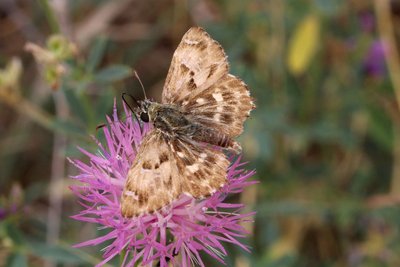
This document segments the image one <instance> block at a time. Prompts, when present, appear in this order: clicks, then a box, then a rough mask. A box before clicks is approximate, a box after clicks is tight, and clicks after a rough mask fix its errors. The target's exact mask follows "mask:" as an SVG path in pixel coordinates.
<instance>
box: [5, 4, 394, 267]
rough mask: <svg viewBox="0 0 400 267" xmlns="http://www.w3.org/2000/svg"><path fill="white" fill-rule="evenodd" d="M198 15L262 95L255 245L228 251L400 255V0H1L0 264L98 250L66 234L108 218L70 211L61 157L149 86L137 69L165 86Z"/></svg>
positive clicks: (249, 143)
mask: <svg viewBox="0 0 400 267" xmlns="http://www.w3.org/2000/svg"><path fill="white" fill-rule="evenodd" d="M193 25H199V26H202V27H204V28H205V29H206V30H207V31H208V32H209V33H210V35H211V36H212V37H213V38H215V39H216V40H218V41H219V42H220V43H221V44H222V46H223V47H224V48H225V50H226V53H227V54H228V55H229V61H230V65H231V72H232V73H233V74H235V75H237V76H239V77H241V78H242V79H243V80H244V81H245V82H246V83H247V84H248V85H249V87H250V88H251V93H252V95H253V96H254V97H255V99H256V102H257V109H256V110H255V112H253V113H252V116H251V118H250V119H249V120H248V121H247V122H246V130H245V133H244V134H243V135H242V136H241V137H240V141H241V142H242V146H243V149H244V155H245V158H246V160H248V161H249V164H248V167H249V168H255V169H256V170H257V177H256V178H257V179H259V180H260V181H261V183H260V184H259V185H257V186H256V187H253V188H251V189H249V190H248V191H246V192H245V193H244V194H242V196H241V197H240V198H241V199H240V201H243V202H244V203H246V204H247V205H248V207H249V209H251V210H256V211H257V215H256V217H255V218H254V219H255V222H254V224H250V225H248V226H247V227H248V228H249V231H250V235H249V238H248V240H247V241H245V242H247V243H248V244H249V245H251V246H252V248H253V249H252V253H251V254H248V253H246V252H243V251H240V250H239V249H236V248H231V251H230V255H231V257H230V258H229V259H227V262H228V266H238V267H241V266H271V267H272V266H274V267H275V266H311V267H313V266H318V267H319V266H321V267H323V266H351V267H353V266H354V267H358V266H367V267H377V266H400V208H399V203H400V108H399V107H400V67H399V64H400V63H399V62H400V57H399V52H398V51H399V49H400V31H399V29H400V1H397V0H392V1H389V0H376V1H372V0H371V1H368V0H351V1H344V0H299V1H291V0H283V1H272V0H260V1H255V0H252V1H240V0H229V1H228V0H218V1H212V0H200V1H172V0H158V1H156V0H149V1H134V0H119V1H103V0H89V1H66V0H53V1H47V0H38V1H27V0H18V1H17V0H15V1H14V0H2V1H1V2H0V69H1V70H0V110H1V112H0V266H43V265H44V264H45V266H92V265H95V264H96V263H98V262H100V261H101V251H100V247H94V248H86V249H73V248H72V247H71V245H72V244H76V243H78V242H80V241H84V240H87V239H90V238H93V237H95V236H96V235H98V234H99V231H100V230H98V229H97V228H96V227H95V226H94V225H89V224H82V223H79V222H77V221H74V220H72V219H71V218H70V216H71V215H73V214H76V213H77V212H78V211H79V209H80V208H79V205H78V204H77V203H76V199H75V197H74V196H72V194H71V192H70V191H69V190H68V185H70V184H72V183H73V181H72V179H70V178H68V176H69V175H73V174H74V173H75V172H76V170H75V169H74V168H73V167H72V166H71V165H70V164H68V163H67V162H66V158H67V157H74V158H76V157H81V155H80V154H79V152H78V150H77V149H76V147H77V146H81V147H84V148H88V149H89V150H93V151H94V150H95V143H94V142H93V140H92V138H91V137H90V135H94V136H96V138H99V139H100V140H101V139H102V136H101V131H99V132H96V126H97V125H100V124H102V123H104V122H105V116H106V115H110V114H111V108H112V106H113V103H114V99H116V102H117V104H118V105H121V100H120V96H121V93H122V92H128V93H131V94H133V95H135V97H137V98H143V95H142V92H141V89H140V86H139V84H138V82H137V80H135V79H134V78H133V77H132V75H131V73H132V69H136V70H137V71H138V73H139V75H140V77H141V79H142V81H143V83H144V85H145V87H146V93H147V95H148V96H150V97H152V98H154V99H156V100H160V96H161V90H162V86H163V83H164V79H165V76H166V73H167V71H168V67H169V64H170V61H171V57H172V54H173V52H174V49H175V48H176V46H177V44H178V42H179V41H180V38H181V37H182V35H183V34H184V32H185V31H186V30H187V29H189V28H190V27H191V26H193ZM110 264H111V265H118V261H117V260H116V261H114V262H111V263H110ZM209 264H210V265H209V266H214V264H215V262H214V261H210V263H209Z"/></svg>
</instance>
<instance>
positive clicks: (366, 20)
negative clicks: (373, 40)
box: [358, 12, 375, 32]
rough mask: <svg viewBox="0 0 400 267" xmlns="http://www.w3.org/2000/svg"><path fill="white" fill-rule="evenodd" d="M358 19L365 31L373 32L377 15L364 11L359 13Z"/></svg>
mask: <svg viewBox="0 0 400 267" xmlns="http://www.w3.org/2000/svg"><path fill="white" fill-rule="evenodd" d="M358 19H359V22H360V25H361V28H362V30H363V31H364V32H373V30H374V28H375V16H374V14H373V13H372V12H362V13H361V14H359V16H358Z"/></svg>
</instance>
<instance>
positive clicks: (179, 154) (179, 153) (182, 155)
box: [177, 151, 185, 158]
mask: <svg viewBox="0 0 400 267" xmlns="http://www.w3.org/2000/svg"><path fill="white" fill-rule="evenodd" d="M177 154H178V156H179V157H180V158H184V157H185V154H183V153H182V152H179V151H178V153H177Z"/></svg>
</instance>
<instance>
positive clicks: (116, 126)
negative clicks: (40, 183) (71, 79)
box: [71, 106, 256, 266]
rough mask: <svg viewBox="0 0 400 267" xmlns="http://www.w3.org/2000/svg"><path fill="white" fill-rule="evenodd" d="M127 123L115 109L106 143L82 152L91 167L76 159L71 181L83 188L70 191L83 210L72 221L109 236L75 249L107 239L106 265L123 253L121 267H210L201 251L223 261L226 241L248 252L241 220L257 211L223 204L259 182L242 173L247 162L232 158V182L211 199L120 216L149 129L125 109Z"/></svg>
mask: <svg viewBox="0 0 400 267" xmlns="http://www.w3.org/2000/svg"><path fill="white" fill-rule="evenodd" d="M124 111H125V113H126V117H127V119H126V120H124V121H121V120H119V119H118V115H117V109H116V108H115V107H114V112H113V116H112V118H107V121H108V124H109V125H108V128H107V127H104V128H103V130H104V135H105V144H101V143H100V142H97V145H98V153H97V154H92V153H90V152H88V151H86V150H84V149H81V148H80V151H81V152H82V153H83V154H85V155H86V156H87V157H89V163H84V162H82V161H80V160H71V162H72V163H73V164H74V165H75V166H76V167H77V168H78V169H79V174H78V175H76V176H74V177H72V178H73V179H76V180H78V181H79V182H80V185H74V186H72V187H71V190H72V191H73V193H74V194H75V195H76V196H77V197H78V198H79V199H80V200H79V203H80V204H81V205H82V207H83V210H82V211H81V212H80V213H79V214H77V215H74V216H72V218H74V219H76V220H79V221H84V222H89V223H95V224H99V225H100V226H101V227H100V228H101V229H108V230H109V231H108V233H107V234H105V235H104V236H101V237H98V238H95V239H92V240H89V241H85V242H82V243H80V244H77V245H75V247H83V246H95V245H99V244H101V243H103V242H106V241H108V243H109V245H107V246H106V247H105V248H104V254H103V258H104V260H103V261H102V262H100V263H99V264H98V265H97V266H101V265H103V264H105V263H106V262H108V261H110V260H111V259H112V258H114V257H116V256H117V255H124V256H123V257H122V258H123V261H122V263H121V266H137V264H138V263H140V264H141V265H140V266H142V265H143V266H153V265H155V264H158V265H159V266H168V265H169V264H172V265H174V266H205V265H204V262H203V260H202V258H201V255H200V253H205V254H208V255H210V256H211V257H213V258H215V259H216V260H217V261H219V262H221V263H224V260H223V257H224V256H226V255H227V251H226V250H225V249H224V247H223V243H232V244H235V245H237V246H239V247H241V248H242V249H244V250H246V251H249V248H248V247H247V246H246V245H244V244H242V243H241V242H240V241H239V240H238V238H243V237H245V236H246V231H245V229H244V228H243V227H242V226H241V222H244V221H249V220H250V217H251V216H252V215H254V213H253V212H251V213H246V214H240V213H239V211H240V210H241V209H242V208H243V205H242V204H232V203H227V202H224V201H225V199H226V197H227V195H228V194H231V193H240V192H241V191H242V190H243V188H244V187H246V186H249V185H251V184H254V183H256V181H248V179H249V178H250V177H251V176H253V175H254V171H245V170H244V169H242V166H243V165H244V163H241V162H240V157H239V158H238V159H235V160H232V163H231V166H230V167H229V169H228V170H227V177H228V183H227V184H226V185H225V186H224V187H223V188H222V189H221V190H220V191H218V192H216V193H215V194H213V195H212V196H210V197H208V198H206V199H203V200H195V199H193V198H191V197H189V196H186V195H182V196H181V197H180V198H179V199H177V200H175V201H173V202H172V203H171V204H170V205H168V206H167V207H165V208H163V209H162V210H160V211H158V212H155V213H154V214H147V215H143V216H140V217H136V218H125V217H123V216H122V215H121V210H120V197H121V193H122V190H123V187H124V184H125V179H126V176H127V173H128V170H129V168H130V166H131V164H132V162H133V160H134V158H135V151H136V149H137V148H138V147H139V146H140V142H141V140H142V138H143V136H144V135H145V134H146V133H147V132H148V130H149V129H150V125H149V124H145V125H144V127H143V129H141V128H140V125H139V124H138V122H137V121H135V120H132V116H130V112H129V111H128V110H127V108H126V107H125V106H124Z"/></svg>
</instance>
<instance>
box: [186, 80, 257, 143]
mask: <svg viewBox="0 0 400 267" xmlns="http://www.w3.org/2000/svg"><path fill="white" fill-rule="evenodd" d="M181 105H182V110H183V111H185V112H188V113H189V114H191V115H190V116H192V117H193V119H192V120H194V121H196V122H199V123H201V124H203V125H205V126H208V127H210V128H214V129H216V130H218V131H219V132H222V133H223V134H225V135H227V136H229V137H231V138H234V137H236V136H238V135H240V134H241V133H242V131H243V124H244V121H245V120H246V119H247V118H248V117H249V115H250V111H251V110H252V109H254V108H255V105H254V103H253V99H252V98H251V97H250V92H249V90H248V87H247V85H246V84H245V83H244V82H243V81H242V80H240V79H239V78H237V77H235V76H233V75H231V74H227V75H225V76H224V77H222V78H221V79H219V80H218V81H216V82H215V83H214V84H213V85H211V86H210V87H209V88H207V89H206V90H203V91H201V92H198V93H197V94H192V95H190V96H187V97H186V98H184V99H183V102H182V104H181Z"/></svg>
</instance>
